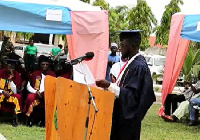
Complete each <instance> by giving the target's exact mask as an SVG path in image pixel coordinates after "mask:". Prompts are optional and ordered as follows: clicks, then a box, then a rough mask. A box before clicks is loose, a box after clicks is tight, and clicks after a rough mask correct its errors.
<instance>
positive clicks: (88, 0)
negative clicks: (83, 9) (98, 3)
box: [81, 0, 90, 3]
mask: <svg viewBox="0 0 200 140" xmlns="http://www.w3.org/2000/svg"><path fill="white" fill-rule="evenodd" d="M81 1H82V2H85V3H90V0H81Z"/></svg>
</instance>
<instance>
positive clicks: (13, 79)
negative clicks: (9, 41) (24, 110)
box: [0, 59, 22, 126]
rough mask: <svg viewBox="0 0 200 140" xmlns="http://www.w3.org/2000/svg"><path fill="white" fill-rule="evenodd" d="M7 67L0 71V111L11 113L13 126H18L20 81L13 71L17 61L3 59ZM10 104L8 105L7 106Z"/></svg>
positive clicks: (16, 73)
mask: <svg viewBox="0 0 200 140" xmlns="http://www.w3.org/2000/svg"><path fill="white" fill-rule="evenodd" d="M5 60H6V61H7V67H6V68H3V69H1V70H0V110H1V111H5V112H10V110H9V108H12V112H13V122H12V125H13V126H17V125H18V114H19V113H21V103H22V101H21V94H20V93H21V92H20V87H21V85H22V79H21V76H20V74H19V73H18V72H17V71H16V70H15V65H16V62H17V60H14V59H5ZM9 104H10V105H9Z"/></svg>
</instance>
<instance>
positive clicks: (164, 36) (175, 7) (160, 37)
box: [155, 0, 183, 45]
mask: <svg viewBox="0 0 200 140" xmlns="http://www.w3.org/2000/svg"><path fill="white" fill-rule="evenodd" d="M180 5H183V0H171V1H170V3H169V4H168V5H166V6H165V12H164V13H163V15H162V19H161V24H160V26H157V27H156V42H155V43H156V44H160V45H168V37H169V30H170V23H171V17H172V15H173V14H175V13H177V12H180V11H181V9H180V7H179V6H180Z"/></svg>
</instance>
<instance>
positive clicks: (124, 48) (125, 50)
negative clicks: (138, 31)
mask: <svg viewBox="0 0 200 140" xmlns="http://www.w3.org/2000/svg"><path fill="white" fill-rule="evenodd" d="M130 48H131V46H130V45H128V43H127V41H126V39H124V40H122V41H121V42H120V50H121V53H122V59H126V58H128V57H129V56H130Z"/></svg>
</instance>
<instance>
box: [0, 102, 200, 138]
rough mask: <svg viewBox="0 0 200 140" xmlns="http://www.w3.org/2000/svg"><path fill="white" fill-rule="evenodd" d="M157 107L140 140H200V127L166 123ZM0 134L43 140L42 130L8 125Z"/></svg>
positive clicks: (3, 124) (147, 118)
mask: <svg viewBox="0 0 200 140" xmlns="http://www.w3.org/2000/svg"><path fill="white" fill-rule="evenodd" d="M158 108H159V105H158V104H154V105H153V106H152V107H151V109H150V110H149V112H148V113H147V115H146V117H145V119H144V120H143V122H142V130H141V140H200V135H199V131H200V127H199V126H197V127H189V126H186V125H185V124H184V123H167V122H164V121H163V120H162V119H161V118H159V117H158V116H157V111H158ZM0 133H1V134H3V135H4V136H5V137H6V138H7V139H8V140H44V133H45V130H44V128H40V127H36V126H33V127H32V128H29V127H26V126H23V125H19V126H18V127H16V128H14V127H12V126H11V125H10V124H8V123H1V124H0Z"/></svg>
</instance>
